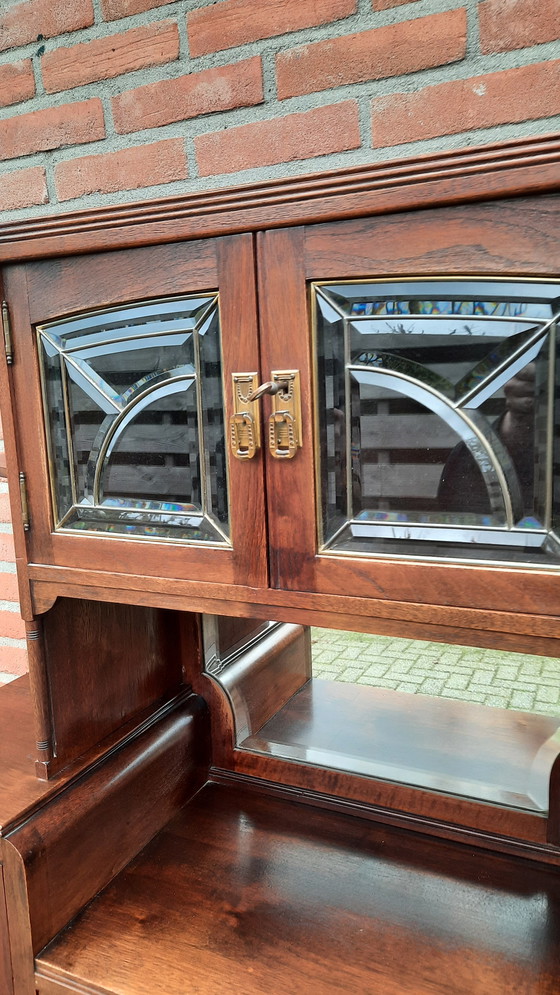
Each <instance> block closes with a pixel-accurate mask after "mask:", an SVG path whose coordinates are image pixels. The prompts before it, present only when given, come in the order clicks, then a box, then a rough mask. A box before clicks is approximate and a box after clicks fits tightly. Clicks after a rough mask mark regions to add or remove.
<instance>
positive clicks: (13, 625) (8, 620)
mask: <svg viewBox="0 0 560 995" xmlns="http://www.w3.org/2000/svg"><path fill="white" fill-rule="evenodd" d="M0 636H6V637H7V638H8V639H25V625H24V624H23V619H22V617H21V615H20V613H19V608H18V610H17V611H13V612H12V611H0Z"/></svg>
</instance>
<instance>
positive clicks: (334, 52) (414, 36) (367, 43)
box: [276, 8, 467, 100]
mask: <svg viewBox="0 0 560 995" xmlns="http://www.w3.org/2000/svg"><path fill="white" fill-rule="evenodd" d="M466 45H467V16H466V11H465V10H464V9H463V8H459V9H458V10H452V11H449V12H446V13H443V14H432V15H430V16H429V17H421V18H418V19H417V20H415V21H404V22H403V23H401V24H390V25H388V26H387V27H382V28H374V29H373V30H372V31H363V32H362V33H361V34H355V35H345V36H344V37H341V38H333V39H330V40H329V41H320V42H315V44H313V45H301V46H300V47H299V48H292V49H290V50H289V51H287V52H281V53H280V54H279V55H278V56H277V60H276V73H277V77H278V96H279V97H280V99H281V100H284V99H285V98H286V97H294V96H297V95H299V94H303V93H312V92H313V91H316V90H326V89H328V88H329V87H333V86H343V85H344V84H347V83H359V82H363V81H365V80H370V79H383V78H385V77H387V76H400V75H401V74H403V73H413V72H417V71H418V70H420V69H427V68H429V67H430V66H441V65H444V64H445V63H448V62H457V60H458V59H462V58H463V57H464V55H465V52H466Z"/></svg>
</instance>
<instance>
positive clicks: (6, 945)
mask: <svg viewBox="0 0 560 995" xmlns="http://www.w3.org/2000/svg"><path fill="white" fill-rule="evenodd" d="M13 990H14V988H13V984H12V958H11V956H10V938H9V935H8V915H7V912H6V893H5V889H4V868H3V866H2V864H0V991H2V992H6V995H12V992H13Z"/></svg>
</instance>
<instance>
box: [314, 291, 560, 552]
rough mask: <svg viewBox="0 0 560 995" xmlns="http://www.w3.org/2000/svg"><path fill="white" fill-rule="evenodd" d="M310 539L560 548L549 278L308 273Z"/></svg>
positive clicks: (426, 547)
mask: <svg viewBox="0 0 560 995" xmlns="http://www.w3.org/2000/svg"><path fill="white" fill-rule="evenodd" d="M313 299H314V302H315V307H314V314H315V321H316V328H315V342H316V347H317V372H318V377H317V385H316V387H317V408H318V427H319V452H318V484H319V495H320V498H319V500H320V510H321V522H320V536H319V541H320V547H321V549H322V551H323V552H328V553H335V552H336V553H345V552H346V553H357V554H360V555H368V554H369V555H389V556H394V555H395V554H398V555H402V554H404V555H413V556H416V555H426V554H428V555H435V556H443V557H448V556H451V557H454V558H468V559H474V560H477V559H487V560H488V559H490V560H496V561H503V560H506V561H508V562H535V563H540V564H542V565H547V564H549V563H550V564H553V563H560V555H559V553H560V541H559V540H558V539H557V538H556V534H557V532H558V530H559V529H560V512H557V511H556V508H557V507H560V498H558V496H557V494H558V493H559V492H560V485H558V484H557V483H556V478H557V477H558V478H559V479H560V473H557V471H556V466H557V465H560V459H555V449H554V445H557V444H555V442H554V438H555V431H554V425H555V419H557V418H558V415H557V414H556V409H555V396H556V393H557V392H556V390H555V387H554V377H555V370H556V361H555V356H556V345H555V336H556V331H555V329H556V320H557V317H558V316H559V314H560V288H559V287H558V285H557V284H540V283H538V282H537V281H535V282H534V283H533V282H524V283H515V282H514V281H499V282H498V281H496V280H487V281H486V280H480V279H479V280H467V279H465V280H458V279H453V280H438V279H435V280H433V281H430V280H410V281H406V280H402V281H400V282H399V283H383V282H381V281H379V282H377V281H371V282H370V283H368V282H366V281H361V282H356V283H347V284H344V283H336V284H335V283H321V284H314V285H313Z"/></svg>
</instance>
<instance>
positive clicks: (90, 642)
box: [44, 598, 182, 767]
mask: <svg viewBox="0 0 560 995" xmlns="http://www.w3.org/2000/svg"><path fill="white" fill-rule="evenodd" d="M44 635H45V649H46V661H47V668H48V674H49V685H50V691H51V697H52V709H53V723H54V738H55V749H56V756H57V764H56V766H57V767H60V766H63V765H64V764H66V763H68V762H69V761H70V760H72V759H74V758H75V757H78V756H80V755H81V754H83V753H84V752H85V751H86V750H88V749H90V748H91V747H93V746H95V744H96V743H98V742H99V741H100V740H102V739H104V738H105V737H106V736H109V735H110V734H111V733H113V732H114V731H115V730H117V729H119V728H120V727H121V726H122V725H123V724H124V723H126V722H127V721H128V720H129V719H131V718H133V717H134V716H135V715H136V714H138V713H139V712H141V711H142V710H143V709H146V708H149V707H150V706H151V705H152V704H153V703H156V702H160V701H161V700H162V699H166V698H171V697H172V696H173V695H174V694H175V693H176V692H177V691H178V689H179V688H180V687H181V684H182V671H181V658H180V653H179V652H178V651H177V649H176V647H177V644H178V637H177V636H176V616H175V614H174V613H173V612H169V611H165V610H162V609H158V608H143V607H140V606H136V605H130V606H124V605H114V604H105V603H101V602H93V601H78V600H72V599H67V598H61V599H59V600H58V601H57V602H56V604H55V605H54V606H53V608H52V609H51V611H50V612H48V613H47V614H46V615H45V617H44Z"/></svg>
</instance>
